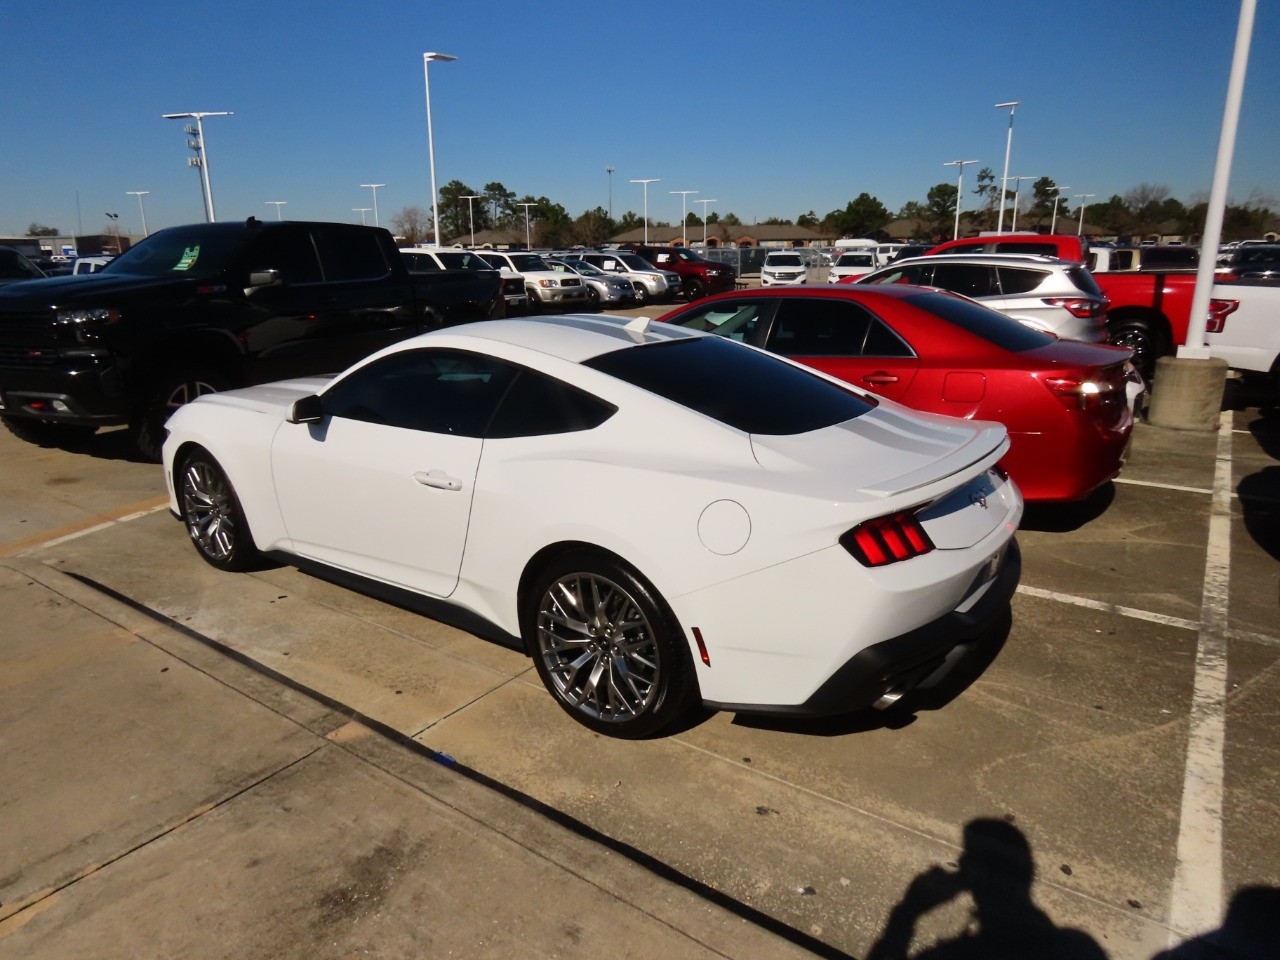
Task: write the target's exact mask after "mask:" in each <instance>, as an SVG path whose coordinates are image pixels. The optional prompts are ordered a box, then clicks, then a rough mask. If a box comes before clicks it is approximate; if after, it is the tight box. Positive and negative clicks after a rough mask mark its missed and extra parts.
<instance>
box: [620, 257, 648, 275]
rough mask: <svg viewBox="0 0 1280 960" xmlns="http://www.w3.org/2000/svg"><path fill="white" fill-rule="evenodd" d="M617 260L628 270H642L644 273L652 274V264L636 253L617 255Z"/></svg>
mask: <svg viewBox="0 0 1280 960" xmlns="http://www.w3.org/2000/svg"><path fill="white" fill-rule="evenodd" d="M618 259H619V260H621V261H622V262H623V263H624V264H626V265H627V268H628V269H629V270H643V271H645V272H646V273H653V270H654V267H653V264H652V263H650V262H649V261H648V260H646V259H645V258H644V257H642V256H640V255H639V254H638V253H620V254H618Z"/></svg>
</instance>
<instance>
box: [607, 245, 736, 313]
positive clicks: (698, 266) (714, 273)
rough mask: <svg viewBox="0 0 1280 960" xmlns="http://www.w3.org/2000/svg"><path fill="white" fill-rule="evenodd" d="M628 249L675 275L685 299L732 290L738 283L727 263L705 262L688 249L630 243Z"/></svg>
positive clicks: (734, 273) (706, 260)
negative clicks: (678, 279)
mask: <svg viewBox="0 0 1280 960" xmlns="http://www.w3.org/2000/svg"><path fill="white" fill-rule="evenodd" d="M631 250H632V251H633V252H634V253H637V254H639V255H640V256H641V257H643V258H644V259H645V260H647V261H649V262H650V263H651V264H653V265H654V266H655V267H657V268H658V269H660V270H670V271H672V272H674V273H678V274H679V275H680V292H681V293H682V294H683V295H684V298H685V299H686V300H697V299H698V298H699V297H705V296H707V295H708V294H711V293H720V292H721V291H724V290H732V289H733V288H734V287H736V286H737V284H738V274H737V272H736V271H735V270H734V269H733V267H731V266H729V264H727V263H720V262H718V261H715V260H708V259H706V258H705V257H701V256H699V255H698V254H697V253H696V252H694V251H693V250H690V249H689V248H688V247H653V246H645V245H644V244H634V245H632V246H631Z"/></svg>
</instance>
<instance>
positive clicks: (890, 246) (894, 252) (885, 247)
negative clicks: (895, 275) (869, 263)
mask: <svg viewBox="0 0 1280 960" xmlns="http://www.w3.org/2000/svg"><path fill="white" fill-rule="evenodd" d="M906 248H907V244H905V243H877V244H876V266H878V267H883V266H887V265H888V264H890V263H892V262H893V260H894V258H895V257H897V256H898V254H900V253H901V252H902V251H903V250H905V249H906ZM921 252H922V253H923V252H924V251H921Z"/></svg>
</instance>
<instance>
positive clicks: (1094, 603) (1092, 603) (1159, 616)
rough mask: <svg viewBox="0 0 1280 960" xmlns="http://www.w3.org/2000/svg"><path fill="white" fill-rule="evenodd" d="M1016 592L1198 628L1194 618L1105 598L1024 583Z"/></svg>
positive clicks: (1182, 626) (1180, 627) (1138, 618)
mask: <svg viewBox="0 0 1280 960" xmlns="http://www.w3.org/2000/svg"><path fill="white" fill-rule="evenodd" d="M1018 592H1019V593H1024V594H1026V595H1027V596H1029V597H1039V598H1040V599H1041V600H1055V601H1057V602H1058V603H1069V604H1071V605H1072V606H1073V607H1086V608H1088V609H1090V610H1101V611H1102V612H1103V613H1116V614H1119V615H1120V616H1122V617H1132V618H1133V619H1135V620H1146V621H1147V622H1148V623H1160V624H1163V625H1164V626H1166V627H1177V628H1178V629H1180V630H1198V629H1200V624H1198V623H1197V622H1196V621H1194V620H1186V619H1184V618H1182V617H1171V616H1168V615H1167V614H1163V613H1153V612H1151V611H1150V610H1139V609H1138V608H1137V607H1123V606H1121V605H1120V604H1118V603H1107V602H1106V601H1105V600H1091V599H1089V598H1088V597H1076V596H1072V595H1071V594H1069V593H1058V592H1056V591H1054V590H1044V589H1041V588H1040V587H1030V586H1027V585H1026V584H1020V585H1019V586H1018Z"/></svg>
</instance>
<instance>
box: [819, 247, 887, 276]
mask: <svg viewBox="0 0 1280 960" xmlns="http://www.w3.org/2000/svg"><path fill="white" fill-rule="evenodd" d="M877 266H878V264H877V263H876V254H875V251H874V250H855V251H853V252H852V253H842V254H840V256H839V258H838V259H837V260H836V262H835V263H833V264H832V265H831V269H830V270H828V271H827V283H836V282H837V281H839V280H843V279H844V278H845V277H860V276H862V275H863V274H866V273H870V272H871V271H873V270H874V269H875V268H876V267H877Z"/></svg>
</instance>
